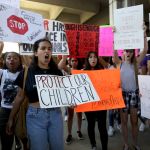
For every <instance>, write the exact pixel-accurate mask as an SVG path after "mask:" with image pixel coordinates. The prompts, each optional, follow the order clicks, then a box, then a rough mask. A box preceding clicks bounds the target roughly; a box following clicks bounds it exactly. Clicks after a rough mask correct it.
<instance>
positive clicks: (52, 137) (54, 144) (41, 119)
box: [26, 106, 64, 150]
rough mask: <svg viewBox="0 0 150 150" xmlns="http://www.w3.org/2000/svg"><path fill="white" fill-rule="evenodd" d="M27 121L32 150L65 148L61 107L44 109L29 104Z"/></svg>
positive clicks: (61, 149)
mask: <svg viewBox="0 0 150 150" xmlns="http://www.w3.org/2000/svg"><path fill="white" fill-rule="evenodd" d="M26 121H27V134H28V139H29V145H30V150H64V140H63V137H64V135H63V119H62V113H61V110H60V108H49V109H43V108H34V107H32V106H29V108H28V111H27V114H26Z"/></svg>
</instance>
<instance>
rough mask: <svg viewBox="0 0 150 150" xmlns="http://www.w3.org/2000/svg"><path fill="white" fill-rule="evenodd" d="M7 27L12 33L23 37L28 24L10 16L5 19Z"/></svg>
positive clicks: (21, 19)
mask: <svg viewBox="0 0 150 150" xmlns="http://www.w3.org/2000/svg"><path fill="white" fill-rule="evenodd" d="M7 26H8V27H9V28H10V30H11V31H12V32H14V33H17V34H21V35H24V34H25V33H26V32H27V31H28V24H27V23H26V22H25V20H24V19H23V18H19V17H17V16H15V15H12V16H10V17H9V18H8V19H7Z"/></svg>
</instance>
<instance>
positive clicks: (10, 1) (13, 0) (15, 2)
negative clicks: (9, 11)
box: [0, 0, 20, 8]
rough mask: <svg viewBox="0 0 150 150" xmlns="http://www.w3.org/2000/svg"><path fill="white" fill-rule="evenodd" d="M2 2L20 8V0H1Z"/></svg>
mask: <svg viewBox="0 0 150 150" xmlns="http://www.w3.org/2000/svg"><path fill="white" fill-rule="evenodd" d="M0 3H2V4H7V5H10V6H12V7H16V8H20V0H1V1H0Z"/></svg>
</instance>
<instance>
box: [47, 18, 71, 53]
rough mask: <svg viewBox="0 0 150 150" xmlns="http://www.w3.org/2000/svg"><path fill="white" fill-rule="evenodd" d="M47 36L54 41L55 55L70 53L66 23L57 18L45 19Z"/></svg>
mask: <svg viewBox="0 0 150 150" xmlns="http://www.w3.org/2000/svg"><path fill="white" fill-rule="evenodd" d="M44 29H45V31H46V37H47V38H48V39H49V40H50V41H51V43H52V54H53V55H69V48H68V43H67V38H66V32H65V25H64V23H63V22H60V21H57V20H44Z"/></svg>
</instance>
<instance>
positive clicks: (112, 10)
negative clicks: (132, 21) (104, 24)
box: [109, 0, 117, 25]
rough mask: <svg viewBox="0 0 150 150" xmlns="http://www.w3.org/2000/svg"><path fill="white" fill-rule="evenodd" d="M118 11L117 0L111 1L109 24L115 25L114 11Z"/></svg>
mask: <svg viewBox="0 0 150 150" xmlns="http://www.w3.org/2000/svg"><path fill="white" fill-rule="evenodd" d="M115 9H117V0H109V24H110V25H113V24H114V10H115Z"/></svg>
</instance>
